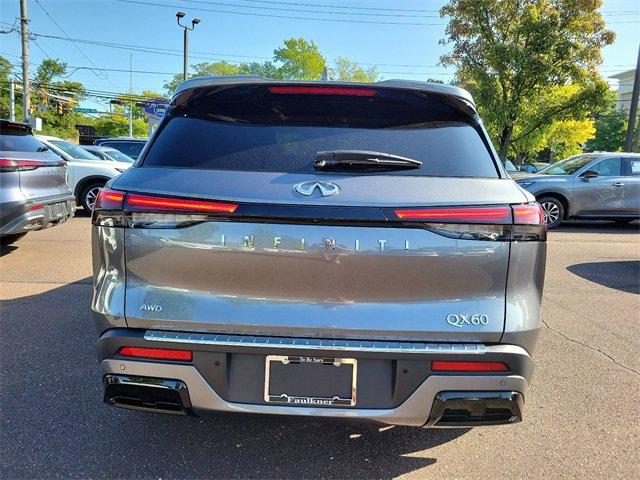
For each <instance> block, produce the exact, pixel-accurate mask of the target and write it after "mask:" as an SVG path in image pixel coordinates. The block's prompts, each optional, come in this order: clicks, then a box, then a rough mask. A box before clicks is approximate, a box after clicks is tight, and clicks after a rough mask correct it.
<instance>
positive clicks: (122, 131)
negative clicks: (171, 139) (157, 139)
mask: <svg viewBox="0 0 640 480" xmlns="http://www.w3.org/2000/svg"><path fill="white" fill-rule="evenodd" d="M93 125H94V127H95V128H96V131H97V133H98V135H107V136H110V137H122V136H128V135H129V117H128V116H126V115H125V114H124V113H110V114H108V115H102V116H100V118H98V119H96V120H95V121H94V123H93ZM147 133H148V132H147V123H146V122H145V121H144V120H143V119H142V118H135V119H134V120H133V136H134V137H146V136H147Z"/></svg>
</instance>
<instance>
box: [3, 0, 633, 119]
mask: <svg viewBox="0 0 640 480" xmlns="http://www.w3.org/2000/svg"><path fill="white" fill-rule="evenodd" d="M444 3H446V2H445V1H439V0H386V1H385V0H84V1H79V0H75V1H69V0H28V15H29V17H30V20H31V21H30V30H31V32H32V33H34V34H36V36H35V37H33V39H32V41H31V43H30V54H31V61H32V62H33V65H32V67H31V68H32V70H34V69H35V67H36V66H37V64H38V63H39V62H40V61H41V60H43V59H45V58H57V59H60V60H61V61H64V62H66V63H67V64H68V65H69V67H70V68H69V71H70V72H73V73H72V74H71V75H70V77H69V79H71V80H77V81H80V82H82V83H84V85H85V86H86V87H87V88H88V89H91V90H99V91H104V92H123V91H128V90H129V61H130V58H131V62H132V65H133V67H132V70H133V74H132V77H133V78H132V86H133V90H134V91H135V92H141V91H142V90H143V89H146V90H153V91H159V92H162V91H163V89H162V85H163V83H164V82H165V81H166V80H167V79H169V78H170V77H171V74H172V73H179V72H181V71H182V29H181V28H179V27H178V26H177V25H176V17H175V14H176V12H177V11H183V12H185V13H186V18H185V20H187V21H190V20H191V19H192V18H196V17H197V18H199V19H201V23H200V24H198V25H197V26H196V28H195V31H193V32H191V34H190V37H189V39H190V52H191V55H190V64H193V63H198V62H202V61H216V60H227V61H230V62H242V61H264V60H268V59H271V58H272V56H273V50H274V49H276V48H278V47H280V46H281V45H282V42H283V41H284V40H285V39H287V38H290V37H304V38H306V39H308V40H313V41H315V42H316V44H317V45H318V47H319V48H320V51H321V52H322V53H323V54H324V55H325V57H326V58H327V60H328V62H329V63H331V62H333V61H335V59H336V58H337V57H347V58H349V59H351V60H356V61H358V62H360V63H361V65H362V66H364V67H368V66H372V65H376V66H377V69H378V72H379V74H380V76H381V77H382V78H386V79H388V78H403V79H413V80H426V79H427V78H430V77H431V78H439V79H442V80H444V81H448V80H450V79H451V78H452V76H453V70H452V69H451V68H449V69H446V68H444V67H443V66H441V65H438V62H439V58H440V56H441V55H442V54H444V53H447V52H448V50H449V47H448V46H447V45H441V44H440V43H439V40H440V39H442V38H443V37H444V31H445V26H446V22H445V20H443V19H441V18H440V17H439V15H438V10H439V9H440V7H441V6H442V5H443V4H444ZM601 10H602V12H603V15H604V18H605V20H606V22H607V26H608V28H610V29H611V30H613V31H614V32H615V33H616V35H617V38H616V41H615V43H614V44H613V45H610V46H608V47H606V48H605V49H604V50H603V55H604V63H603V65H602V66H601V68H600V71H601V73H602V75H603V76H604V77H605V78H606V77H608V76H610V75H613V74H615V73H618V72H621V71H625V70H629V69H632V68H634V67H635V62H636V58H637V55H638V45H639V43H640V28H639V27H640V4H639V3H638V2H636V1H633V0H605V1H604V5H603V7H602V9H601ZM19 14H20V13H19V0H0V31H7V30H10V29H11V27H12V26H16V27H19V23H18V22H17V17H19ZM283 17H289V18H283ZM318 19H325V20H326V21H324V20H318ZM45 35H49V36H55V37H62V38H63V39H55V38H47V37H45ZM69 37H70V38H72V39H79V40H82V41H83V42H71V41H69V40H67V38H69ZM84 41H90V42H97V43H104V42H106V43H110V44H118V45H117V48H114V46H113V45H111V46H105V45H96V44H88V43H84ZM130 46H133V47H135V48H131V47H130ZM160 49H161V50H162V54H158V53H154V51H158V50H160ZM20 52H21V50H20V37H19V36H18V34H17V33H15V32H13V33H8V34H4V35H0V54H1V55H3V56H5V57H6V58H8V59H9V60H10V61H11V62H14V63H15V64H16V72H17V71H19V67H18V65H19V61H20ZM77 67H81V68H79V69H77V70H76V68H77ZM101 69H104V70H101ZM114 70H121V71H114ZM143 71H144V72H147V73H143ZM148 72H154V73H148ZM611 84H612V86H613V87H614V88H615V86H616V82H615V81H613V80H612V81H611ZM107 102H108V101H107V100H104V101H96V100H92V99H88V100H85V101H83V103H82V105H81V106H83V107H90V108H98V109H99V110H106V109H107V108H108V107H107Z"/></svg>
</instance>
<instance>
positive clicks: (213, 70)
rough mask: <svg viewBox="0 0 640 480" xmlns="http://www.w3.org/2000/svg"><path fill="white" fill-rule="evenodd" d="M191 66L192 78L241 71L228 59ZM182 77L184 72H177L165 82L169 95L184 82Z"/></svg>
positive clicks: (237, 73)
mask: <svg viewBox="0 0 640 480" xmlns="http://www.w3.org/2000/svg"><path fill="white" fill-rule="evenodd" d="M191 67H192V68H193V73H192V74H191V78H197V77H209V76H214V77H217V76H221V75H239V73H240V69H239V67H238V65H234V64H233V63H229V62H227V61H226V60H222V61H220V62H214V63H208V62H200V63H196V64H195V65H191ZM182 78H183V77H182V74H177V75H174V76H173V78H172V79H171V80H170V81H168V82H165V84H164V85H163V86H164V88H165V90H166V91H167V93H168V94H169V95H173V92H174V91H175V90H176V88H177V87H178V85H180V83H182Z"/></svg>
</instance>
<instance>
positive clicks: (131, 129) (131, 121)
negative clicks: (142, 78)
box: [129, 53, 133, 138]
mask: <svg viewBox="0 0 640 480" xmlns="http://www.w3.org/2000/svg"><path fill="white" fill-rule="evenodd" d="M131 137H133V53H129V138H131Z"/></svg>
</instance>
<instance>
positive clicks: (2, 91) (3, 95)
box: [0, 55, 22, 118]
mask: <svg viewBox="0 0 640 480" xmlns="http://www.w3.org/2000/svg"><path fill="white" fill-rule="evenodd" d="M10 75H11V62H10V61H9V60H7V59H6V58H4V57H3V56H2V55H0V118H9V76H10ZM16 96H17V95H16ZM21 111H22V106H21V105H20V106H18V105H16V118H18V117H20V116H21V114H20V113H19V112H21Z"/></svg>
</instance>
